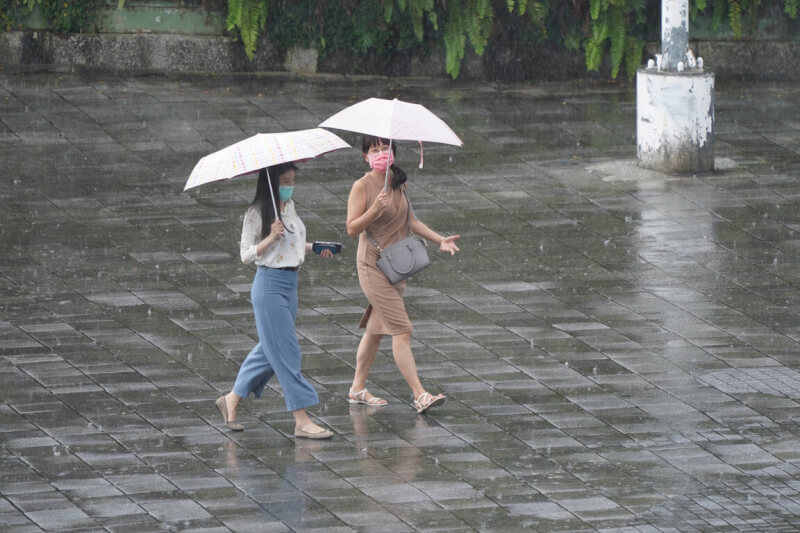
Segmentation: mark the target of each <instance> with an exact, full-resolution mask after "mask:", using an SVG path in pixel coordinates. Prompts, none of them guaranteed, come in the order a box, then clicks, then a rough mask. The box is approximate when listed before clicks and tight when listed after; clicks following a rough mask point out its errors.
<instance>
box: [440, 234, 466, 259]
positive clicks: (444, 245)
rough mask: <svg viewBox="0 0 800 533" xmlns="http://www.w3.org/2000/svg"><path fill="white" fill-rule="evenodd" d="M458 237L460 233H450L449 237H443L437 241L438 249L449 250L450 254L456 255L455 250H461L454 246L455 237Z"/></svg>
mask: <svg viewBox="0 0 800 533" xmlns="http://www.w3.org/2000/svg"><path fill="white" fill-rule="evenodd" d="M460 238H461V235H450V236H449V237H445V238H444V239H442V242H440V243H439V251H440V252H450V255H456V252H460V251H461V249H460V248H459V247H458V246H456V239H460Z"/></svg>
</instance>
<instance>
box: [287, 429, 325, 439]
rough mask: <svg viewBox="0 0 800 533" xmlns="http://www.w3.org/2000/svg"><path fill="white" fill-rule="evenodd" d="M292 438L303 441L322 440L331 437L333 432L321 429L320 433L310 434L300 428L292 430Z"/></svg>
mask: <svg viewBox="0 0 800 533" xmlns="http://www.w3.org/2000/svg"><path fill="white" fill-rule="evenodd" d="M294 436H295V437H299V438H303V439H316V440H322V439H329V438H331V437H333V432H332V431H331V430H329V429H323V430H322V431H317V432H316V433H310V432H308V431H303V430H302V429H300V428H294Z"/></svg>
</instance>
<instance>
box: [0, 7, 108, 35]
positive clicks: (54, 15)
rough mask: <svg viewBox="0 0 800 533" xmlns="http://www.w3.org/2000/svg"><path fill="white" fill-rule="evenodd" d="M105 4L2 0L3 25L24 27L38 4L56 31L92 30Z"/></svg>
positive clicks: (0, 12)
mask: <svg viewBox="0 0 800 533" xmlns="http://www.w3.org/2000/svg"><path fill="white" fill-rule="evenodd" d="M103 5H104V1H103V0H0V29H2V30H5V31H9V30H12V29H21V28H22V21H23V19H24V18H25V17H27V16H28V15H30V14H31V12H32V11H33V10H34V8H36V7H37V6H38V7H39V9H40V11H41V14H42V18H43V19H44V21H45V23H46V25H47V28H48V29H50V30H52V31H55V32H58V33H79V32H85V31H92V30H93V26H94V22H95V20H96V19H97V16H98V14H99V12H100V9H101V8H102V7H103Z"/></svg>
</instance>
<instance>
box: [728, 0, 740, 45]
mask: <svg viewBox="0 0 800 533" xmlns="http://www.w3.org/2000/svg"><path fill="white" fill-rule="evenodd" d="M728 22H730V24H731V29H732V30H733V35H734V37H736V38H739V37H741V36H742V6H741V4H740V3H739V0H728Z"/></svg>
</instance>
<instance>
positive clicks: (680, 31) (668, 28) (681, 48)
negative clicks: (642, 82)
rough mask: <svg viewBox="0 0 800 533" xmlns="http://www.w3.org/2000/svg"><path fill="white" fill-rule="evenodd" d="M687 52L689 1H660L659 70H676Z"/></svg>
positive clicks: (684, 60)
mask: <svg viewBox="0 0 800 533" xmlns="http://www.w3.org/2000/svg"><path fill="white" fill-rule="evenodd" d="M688 50H689V0H662V1H661V70H667V71H675V70H678V62H679V61H683V62H684V64H685V63H686V52H687V51H688Z"/></svg>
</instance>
